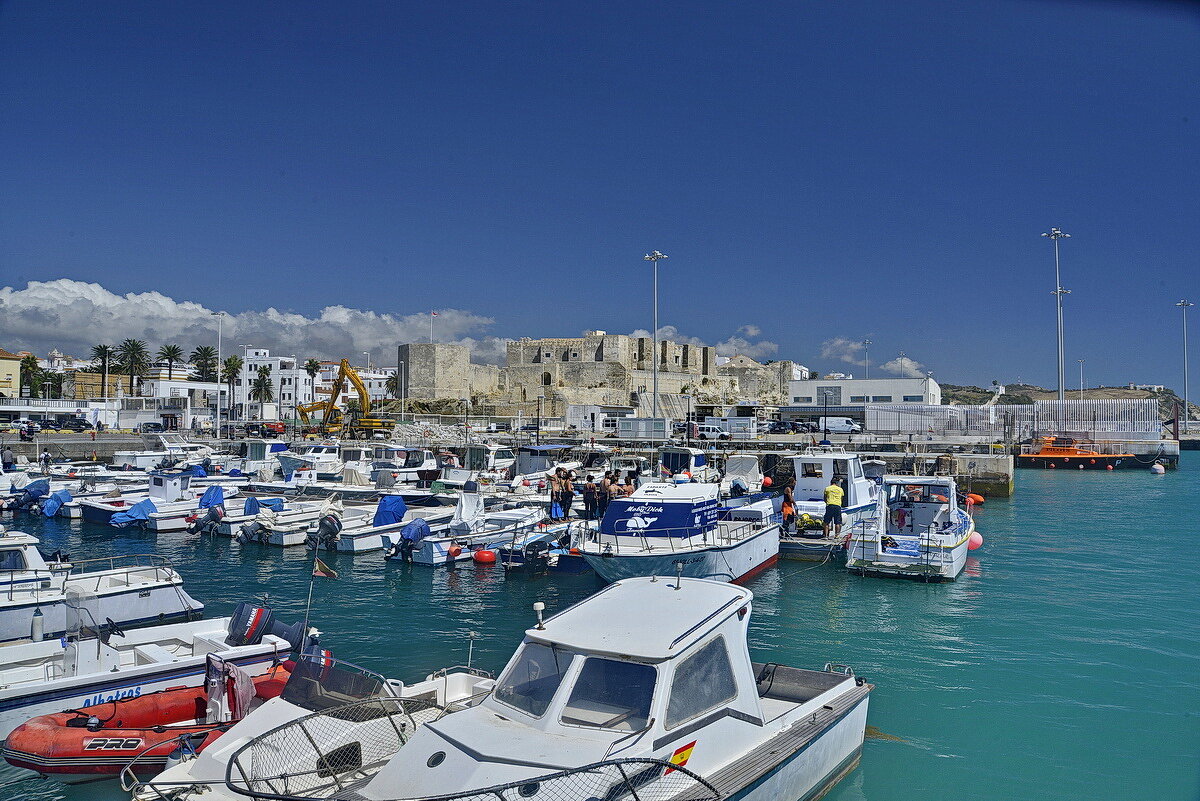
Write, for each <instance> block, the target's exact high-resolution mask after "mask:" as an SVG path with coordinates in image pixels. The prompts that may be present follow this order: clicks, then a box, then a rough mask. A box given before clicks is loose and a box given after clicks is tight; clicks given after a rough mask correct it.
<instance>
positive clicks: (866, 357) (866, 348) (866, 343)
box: [863, 339, 871, 380]
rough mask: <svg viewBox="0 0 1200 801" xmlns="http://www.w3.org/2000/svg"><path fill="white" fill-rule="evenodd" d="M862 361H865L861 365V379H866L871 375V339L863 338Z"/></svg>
mask: <svg viewBox="0 0 1200 801" xmlns="http://www.w3.org/2000/svg"><path fill="white" fill-rule="evenodd" d="M863 361H865V362H866V364H865V365H863V372H864V375H863V379H864V380H866V379H868V378H870V377H871V340H869V339H864V340H863Z"/></svg>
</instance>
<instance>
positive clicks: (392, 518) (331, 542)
mask: <svg viewBox="0 0 1200 801" xmlns="http://www.w3.org/2000/svg"><path fill="white" fill-rule="evenodd" d="M453 513H454V512H453V510H451V509H450V508H448V507H436V506H435V507H417V508H415V509H409V508H408V507H407V506H406V505H405V503H404V499H403V498H400V497H399V496H384V497H382V498H380V499H379V503H378V504H377V505H376V506H375V508H370V507H367V508H362V507H360V508H356V509H347V510H346V512H345V514H344V515H343V516H342V517H341V518H339V521H338V522H339V524H340V527H339V526H336V525H329V524H326V523H327V521H326V520H325V519H324V518H323V519H322V521H321V524H322V525H319V526H318V527H317V528H316V529H315V530H313V529H310V530H309V536H308V539H307V541H306V543H305V544H306V545H308V547H310V548H315V549H317V550H323V551H339V552H342V553H367V552H369V551H378V550H381V549H383V548H387V547H390V546H391V543H392V542H394V541H395V540H396V539H397V538H399V536H400V532H401V531H402V530H403V529H404V528H405V527H406V526H407V525H408V524H409V523H411V522H413V521H414V520H422V521H424V523H425V524H426V525H428V526H434V527H438V526H444V525H445V524H446V523H447V522H448V521H449V520H450V517H451V515H453Z"/></svg>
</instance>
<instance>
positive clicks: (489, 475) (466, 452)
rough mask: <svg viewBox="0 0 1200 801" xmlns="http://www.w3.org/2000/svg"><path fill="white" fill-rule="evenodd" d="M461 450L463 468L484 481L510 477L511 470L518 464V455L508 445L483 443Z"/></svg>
mask: <svg viewBox="0 0 1200 801" xmlns="http://www.w3.org/2000/svg"><path fill="white" fill-rule="evenodd" d="M461 450H462V454H463V459H462V466H463V467H464V468H466V469H467V470H470V471H471V472H473V473H476V474H477V475H478V476H479V477H480V478H481V479H483V480H484V481H498V480H500V479H501V478H503V477H504V476H506V475H508V472H509V470H510V469H511V468H512V466H513V465H514V464H516V463H517V455H516V453H514V452H513V449H512V448H510V447H508V446H507V445H497V444H496V443H494V442H481V443H475V444H471V445H467V446H465V447H463V448H462V449H461Z"/></svg>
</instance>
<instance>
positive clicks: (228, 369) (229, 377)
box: [221, 356, 242, 420]
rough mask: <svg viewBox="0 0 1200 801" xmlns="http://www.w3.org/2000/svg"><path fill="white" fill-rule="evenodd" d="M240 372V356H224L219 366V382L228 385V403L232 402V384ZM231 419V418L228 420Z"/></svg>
mask: <svg viewBox="0 0 1200 801" xmlns="http://www.w3.org/2000/svg"><path fill="white" fill-rule="evenodd" d="M241 372H242V357H241V356H226V357H225V361H224V362H223V363H222V364H221V380H222V381H224V382H225V383H226V384H228V385H229V402H230V404H232V403H233V401H234V395H233V384H234V382H235V381H237V378H238V376H239V375H241ZM229 419H230V420H232V419H233V417H232V416H230V418H229Z"/></svg>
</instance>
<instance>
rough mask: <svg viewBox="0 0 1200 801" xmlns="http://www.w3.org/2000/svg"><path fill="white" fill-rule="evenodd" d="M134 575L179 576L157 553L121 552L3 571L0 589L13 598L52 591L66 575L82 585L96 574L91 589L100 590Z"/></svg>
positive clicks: (174, 577)
mask: <svg viewBox="0 0 1200 801" xmlns="http://www.w3.org/2000/svg"><path fill="white" fill-rule="evenodd" d="M134 574H137V575H139V576H141V577H144V578H152V580H154V581H173V580H175V579H176V578H177V577H178V574H177V573H176V572H175V569H174V568H173V567H171V563H170V562H168V561H167V560H166V559H164V558H163V557H161V556H158V555H157V554H122V555H118V556H102V557H98V558H94V559H83V560H80V561H71V562H64V563H62V565H61V566H60V567H50V568H46V569H38V570H28V569H25V570H4V571H0V586H2V587H3V590H0V592H3V594H4V597H5V598H6V599H7V600H10V601H11V600H13V599H14V598H17V597H22V596H25V595H37V594H38V593H40V592H42V591H45V590H50V589H52V588H54V587H55V586H58V585H61V583H62V581H63V579H64V578H69V579H70V580H71V581H72V583H73V584H79V583H80V580H81V579H87V578H93V577H94V578H95V580H96V586H95V587H94V588H93V589H92V591H93V592H99V591H100V589H102V588H103V586H104V584H105V582H106V581H111V580H112V579H113V578H120V579H123V580H124V581H126V582H127V583H129V584H132V582H131V581H130V578H131V577H132V576H133V575H134Z"/></svg>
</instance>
